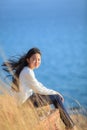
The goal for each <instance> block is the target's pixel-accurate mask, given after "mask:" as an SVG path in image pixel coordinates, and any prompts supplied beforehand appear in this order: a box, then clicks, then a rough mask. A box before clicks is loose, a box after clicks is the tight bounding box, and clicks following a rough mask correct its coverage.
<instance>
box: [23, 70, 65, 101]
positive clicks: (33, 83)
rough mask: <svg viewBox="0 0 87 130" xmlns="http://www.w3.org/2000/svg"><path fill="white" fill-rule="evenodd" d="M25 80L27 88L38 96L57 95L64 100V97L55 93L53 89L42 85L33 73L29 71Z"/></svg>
mask: <svg viewBox="0 0 87 130" xmlns="http://www.w3.org/2000/svg"><path fill="white" fill-rule="evenodd" d="M25 79H26V84H27V87H29V88H31V89H32V90H33V91H34V92H35V93H38V94H42V95H54V94H57V95H59V96H60V98H61V99H62V101H63V100H64V99H63V96H62V95H61V94H60V93H59V92H57V91H54V90H52V89H48V88H46V87H45V86H44V85H43V84H42V83H40V82H39V81H38V80H37V79H36V78H35V75H34V73H33V71H31V72H30V71H28V72H27V73H25Z"/></svg>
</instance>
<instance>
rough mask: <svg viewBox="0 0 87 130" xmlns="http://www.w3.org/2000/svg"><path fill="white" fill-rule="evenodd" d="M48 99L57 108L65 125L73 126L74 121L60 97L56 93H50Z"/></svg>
mask: <svg viewBox="0 0 87 130" xmlns="http://www.w3.org/2000/svg"><path fill="white" fill-rule="evenodd" d="M50 99H51V100H52V102H53V104H54V106H55V107H56V108H59V112H60V117H61V119H62V121H63V122H64V124H65V126H66V127H67V128H73V127H74V122H73V121H72V119H71V118H70V116H69V114H68V112H67V111H66V109H65V107H64V105H63V103H62V101H61V98H60V97H59V96H58V95H50Z"/></svg>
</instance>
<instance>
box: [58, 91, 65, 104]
mask: <svg viewBox="0 0 87 130" xmlns="http://www.w3.org/2000/svg"><path fill="white" fill-rule="evenodd" d="M57 95H58V96H59V97H60V99H61V101H62V102H64V98H63V96H62V95H61V94H60V93H58V92H57Z"/></svg>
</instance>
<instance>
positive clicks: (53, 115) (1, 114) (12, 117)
mask: <svg viewBox="0 0 87 130" xmlns="http://www.w3.org/2000/svg"><path fill="white" fill-rule="evenodd" d="M6 86H7V87H8V85H7V84H6V83H5V82H3V81H2V80H0V91H2V93H3V94H0V130H65V126H64V124H63V122H62V121H61V119H60V114H59V111H58V110H55V111H53V112H51V110H50V107H49V105H47V106H44V107H41V108H38V109H35V108H34V106H33V104H32V103H31V102H28V103H25V104H23V105H22V106H18V104H17V100H16V98H15V97H14V96H11V95H9V93H8V89H7V87H6ZM71 118H72V119H73V121H74V122H75V124H76V127H75V128H74V130H87V118H86V117H85V116H83V115H81V114H79V113H78V114H74V115H72V116H71Z"/></svg>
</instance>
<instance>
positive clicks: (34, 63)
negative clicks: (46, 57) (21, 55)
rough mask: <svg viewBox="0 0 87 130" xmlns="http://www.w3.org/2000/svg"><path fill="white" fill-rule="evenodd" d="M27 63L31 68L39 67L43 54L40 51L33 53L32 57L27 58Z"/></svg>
mask: <svg viewBox="0 0 87 130" xmlns="http://www.w3.org/2000/svg"><path fill="white" fill-rule="evenodd" d="M27 63H28V66H29V67H30V68H31V69H35V68H38V67H39V66H40V63H41V55H40V54H39V53H36V54H34V55H32V56H31V57H30V58H27Z"/></svg>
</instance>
